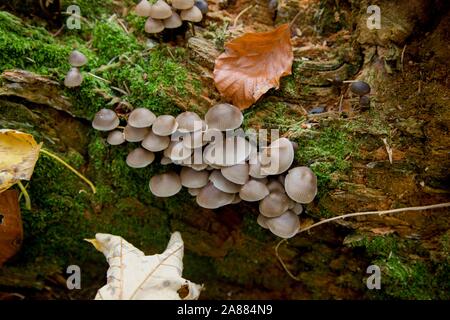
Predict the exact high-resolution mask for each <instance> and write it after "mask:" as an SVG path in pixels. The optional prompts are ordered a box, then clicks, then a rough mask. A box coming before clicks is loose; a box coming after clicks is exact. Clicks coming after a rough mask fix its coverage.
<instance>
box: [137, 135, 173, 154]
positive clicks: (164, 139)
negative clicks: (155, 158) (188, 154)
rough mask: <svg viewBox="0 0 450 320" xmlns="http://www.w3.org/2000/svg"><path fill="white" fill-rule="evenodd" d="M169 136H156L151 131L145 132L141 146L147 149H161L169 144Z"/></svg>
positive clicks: (154, 150)
mask: <svg viewBox="0 0 450 320" xmlns="http://www.w3.org/2000/svg"><path fill="white" fill-rule="evenodd" d="M169 143H170V138H169V137H168V136H158V135H157V134H155V133H154V132H153V130H152V131H150V133H149V134H147V135H146V136H145V138H144V140H143V141H142V147H144V148H145V149H147V150H149V151H153V152H158V151H163V150H164V149H166V148H167V147H168V146H169Z"/></svg>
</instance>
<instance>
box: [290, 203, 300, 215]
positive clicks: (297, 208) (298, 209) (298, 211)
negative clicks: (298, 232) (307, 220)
mask: <svg viewBox="0 0 450 320" xmlns="http://www.w3.org/2000/svg"><path fill="white" fill-rule="evenodd" d="M291 211H292V212H293V213H295V214H296V215H299V214H301V213H302V212H303V206H302V205H301V204H300V203H295V205H294V207H293V208H291Z"/></svg>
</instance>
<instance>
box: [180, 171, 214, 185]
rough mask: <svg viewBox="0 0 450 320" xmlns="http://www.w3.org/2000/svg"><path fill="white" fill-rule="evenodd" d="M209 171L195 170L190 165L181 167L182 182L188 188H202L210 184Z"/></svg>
mask: <svg viewBox="0 0 450 320" xmlns="http://www.w3.org/2000/svg"><path fill="white" fill-rule="evenodd" d="M208 177H209V172H208V171H195V170H194V169H191V168H189V167H183V168H182V169H181V173H180V178H181V184H182V185H183V186H184V187H186V188H202V187H204V186H206V185H207V184H208Z"/></svg>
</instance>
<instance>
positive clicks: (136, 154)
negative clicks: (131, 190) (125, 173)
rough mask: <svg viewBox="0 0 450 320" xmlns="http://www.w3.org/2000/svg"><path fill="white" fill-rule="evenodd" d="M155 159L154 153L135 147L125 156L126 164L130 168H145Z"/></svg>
mask: <svg viewBox="0 0 450 320" xmlns="http://www.w3.org/2000/svg"><path fill="white" fill-rule="evenodd" d="M153 160H155V154H154V153H153V152H150V151H148V150H145V149H142V148H136V149H134V150H133V151H131V152H130V153H129V154H128V156H127V160H126V162H127V165H128V166H129V167H132V168H145V167H146V166H148V165H149V164H151V163H152V162H153Z"/></svg>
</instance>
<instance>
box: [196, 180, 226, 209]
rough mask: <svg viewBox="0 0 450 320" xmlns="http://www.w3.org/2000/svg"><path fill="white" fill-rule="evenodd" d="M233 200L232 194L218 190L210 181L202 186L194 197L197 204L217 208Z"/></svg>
mask: <svg viewBox="0 0 450 320" xmlns="http://www.w3.org/2000/svg"><path fill="white" fill-rule="evenodd" d="M233 200H234V194H232V193H226V192H223V191H220V190H219V189H217V188H216V187H215V186H214V184H213V183H212V182H210V183H208V184H207V185H206V186H205V187H203V188H202V190H201V191H200V192H199V193H198V195H197V198H196V201H197V203H198V205H199V206H200V207H203V208H207V209H217V208H220V207H223V206H226V205H227V204H230V203H231V202H233Z"/></svg>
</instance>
